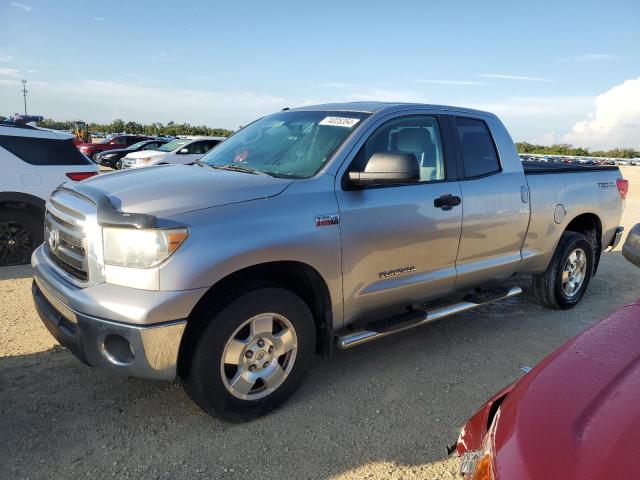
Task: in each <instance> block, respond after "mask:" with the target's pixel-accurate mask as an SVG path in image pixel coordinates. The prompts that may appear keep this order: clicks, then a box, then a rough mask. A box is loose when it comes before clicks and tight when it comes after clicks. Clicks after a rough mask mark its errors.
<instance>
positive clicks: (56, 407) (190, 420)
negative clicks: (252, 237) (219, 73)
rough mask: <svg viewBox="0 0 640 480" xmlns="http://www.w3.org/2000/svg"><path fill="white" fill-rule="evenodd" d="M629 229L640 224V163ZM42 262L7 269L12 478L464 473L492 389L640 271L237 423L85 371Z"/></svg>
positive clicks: (520, 305) (602, 278)
mask: <svg viewBox="0 0 640 480" xmlns="http://www.w3.org/2000/svg"><path fill="white" fill-rule="evenodd" d="M624 174H625V176H626V177H627V178H629V179H630V180H631V192H630V195H629V199H628V201H627V209H626V211H625V214H624V219H623V224H624V225H625V226H626V227H627V228H629V227H630V226H631V225H633V224H634V223H636V222H638V221H640V168H636V169H633V167H631V168H625V169H624ZM30 277H31V271H30V268H29V267H27V266H25V267H15V268H14V267H11V268H3V269H0V305H2V310H1V313H0V445H1V446H2V447H1V448H0V478H12V479H14V478H30V479H39V478H47V479H49V478H188V479H198V478H207V479H212V478H215V479H217V478H220V479H227V478H229V479H233V478H237V479H243V480H246V479H254V478H256V479H257V478H260V479H261V480H264V479H266V478H314V479H315V478H317V479H325V478H331V479H355V478H373V479H412V478H428V479H451V478H458V477H457V476H456V471H457V467H458V462H457V460H456V459H455V458H450V459H447V458H446V454H445V446H446V445H448V444H451V443H452V442H454V441H455V439H456V437H457V434H458V431H459V429H460V427H461V426H462V424H463V423H464V421H465V420H466V419H467V418H468V417H469V416H470V415H471V414H472V413H473V412H474V411H475V409H476V408H477V407H479V406H480V405H481V404H482V403H483V402H484V400H485V399H486V398H487V397H489V396H490V395H491V394H492V393H494V392H495V391H497V390H498V389H500V388H501V387H503V386H505V385H506V384H508V383H509V382H511V381H513V380H515V379H517V378H518V377H520V376H521V375H522V372H521V370H520V367H522V366H531V365H534V364H535V363H536V362H538V361H539V360H540V359H541V358H542V357H544V356H545V355H546V354H548V353H549V352H551V351H552V350H554V349H555V348H556V347H557V346H559V345H560V344H561V343H562V342H564V341H565V340H566V339H568V338H570V337H571V336H573V335H575V334H576V333H578V332H580V331H581V330H583V329H585V328H587V327H588V326H590V325H592V324H593V323H595V322H597V321H598V320H600V319H602V318H603V317H605V316H606V315H607V314H609V313H611V312H613V311H615V310H616V309H617V308H619V307H621V306H622V305H625V304H627V303H629V302H631V301H633V300H635V299H636V298H637V296H638V291H637V286H638V285H640V269H637V268H635V267H633V266H632V265H631V264H629V263H628V262H626V261H625V260H624V258H623V257H622V255H621V254H620V252H619V251H615V252H612V253H608V254H606V255H604V257H603V259H602V262H601V267H600V271H599V272H598V275H597V276H596V277H595V278H594V280H593V281H592V283H591V285H590V287H589V293H588V294H587V296H586V297H585V299H584V300H583V301H582V303H581V304H580V305H579V306H578V307H576V308H574V309H573V310H570V311H550V310H546V309H543V308H542V307H540V306H538V305H537V304H536V303H535V302H534V300H533V297H532V292H531V289H530V288H529V281H528V279H526V278H523V279H518V282H517V283H518V284H520V285H522V286H523V287H526V288H525V293H524V294H523V295H522V296H520V297H516V298H513V299H509V300H507V301H504V302H501V303H497V304H494V305H491V306H489V307H486V308H484V309H481V310H478V311H476V312H470V313H467V314H462V315H458V316H456V317H452V318H450V319H446V320H443V321H440V322H436V323H434V324H431V325H427V326H425V327H422V328H420V329H416V330H413V331H411V332H406V333H402V334H398V335H396V336H393V337H389V338H386V339H383V340H380V341H378V342H374V343H371V344H368V345H365V346H362V347H359V348H356V349H353V350H351V351H347V352H337V353H336V355H335V356H334V357H332V358H331V359H324V358H317V359H316V361H315V364H314V366H313V368H312V369H311V371H310V372H309V375H308V377H307V380H306V382H305V384H304V385H303V387H302V388H301V389H300V391H299V392H298V393H297V394H296V395H295V396H294V397H293V398H292V399H291V401H289V402H288V403H287V404H285V405H284V406H283V407H282V408H280V409H279V410H277V411H276V412H274V413H273V414H271V415H268V416H266V417H264V418H262V419H259V420H256V421H254V422H252V423H249V424H245V425H231V424H225V423H221V422H219V421H217V420H213V419H211V418H209V417H207V416H206V415H204V414H203V413H201V412H200V411H199V410H198V409H197V408H196V407H195V406H194V405H193V404H192V403H191V402H190V401H189V399H188V398H187V396H186V395H185V394H184V393H183V391H182V390H181V388H180V387H179V386H178V385H175V384H170V383H161V382H152V381H145V380H140V379H134V378H126V377H120V376H115V375H113V374H110V373H107V372H103V371H99V370H93V369H91V368H89V367H86V366H84V365H82V364H80V363H79V362H78V361H77V360H76V359H75V358H74V357H73V356H72V355H71V354H70V353H69V352H68V351H67V350H66V349H64V348H61V347H59V346H56V343H55V342H54V340H53V338H52V337H51V336H50V335H49V334H48V332H47V331H46V330H45V328H44V327H43V326H42V325H41V323H40V320H39V319H38V318H37V315H36V313H35V310H34V308H33V305H32V301H31V296H30V290H29V288H30V283H31V278H30Z"/></svg>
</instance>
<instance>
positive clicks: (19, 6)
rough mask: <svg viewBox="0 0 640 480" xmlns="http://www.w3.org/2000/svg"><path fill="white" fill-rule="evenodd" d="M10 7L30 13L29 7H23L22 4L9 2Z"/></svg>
mask: <svg viewBox="0 0 640 480" xmlns="http://www.w3.org/2000/svg"><path fill="white" fill-rule="evenodd" d="M11 6H12V7H16V8H21V9H22V10H24V11H25V12H30V11H31V6H29V5H25V4H24V3H18V2H11Z"/></svg>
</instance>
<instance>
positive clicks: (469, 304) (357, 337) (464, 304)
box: [337, 287, 522, 350]
mask: <svg viewBox="0 0 640 480" xmlns="http://www.w3.org/2000/svg"><path fill="white" fill-rule="evenodd" d="M521 293H522V289H521V288H520V287H509V288H508V289H504V290H503V291H502V292H500V294H493V295H488V296H482V295H480V296H477V297H476V296H470V297H466V298H465V300H463V301H461V302H458V303H454V304H452V305H446V306H443V307H437V308H434V309H433V310H429V311H427V312H424V313H425V314H424V315H422V314H421V315H420V316H418V317H417V318H415V317H414V318H411V319H409V320H404V321H400V322H398V323H397V324H395V325H388V326H386V327H384V328H382V329H377V330H376V329H371V330H367V329H365V330H358V331H355V332H350V333H347V334H345V335H341V336H339V337H337V343H338V348H340V349H341V350H346V349H348V348H351V347H355V346H357V345H362V344H363V343H367V342H370V341H372V340H377V339H378V338H382V337H387V336H389V335H392V334H394V333H397V332H403V331H405V330H409V329H411V328H415V327H419V326H420V325H425V324H427V323H431V322H434V321H436V320H440V319H441V318H446V317H450V316H452V315H456V314H458V313H462V312H468V311H469V310H474V309H476V308H478V307H482V306H483V305H489V304H490V303H493V302H496V301H498V300H504V299H505V298H510V297H514V296H516V295H520V294H521Z"/></svg>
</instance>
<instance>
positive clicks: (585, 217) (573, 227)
mask: <svg viewBox="0 0 640 480" xmlns="http://www.w3.org/2000/svg"><path fill="white" fill-rule="evenodd" d="M565 231H570V232H577V233H582V234H583V235H584V236H585V237H587V240H588V241H589V243H590V244H591V246H592V247H593V251H594V253H595V256H596V258H595V264H594V268H593V273H594V274H595V273H596V271H597V270H598V264H599V263H600V254H601V253H602V223H601V222H600V219H599V218H598V216H597V215H595V214H593V213H583V214H582V215H578V216H577V217H576V218H574V219H573V220H571V222H569V225H567V228H566V229H565Z"/></svg>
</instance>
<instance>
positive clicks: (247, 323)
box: [182, 287, 316, 422]
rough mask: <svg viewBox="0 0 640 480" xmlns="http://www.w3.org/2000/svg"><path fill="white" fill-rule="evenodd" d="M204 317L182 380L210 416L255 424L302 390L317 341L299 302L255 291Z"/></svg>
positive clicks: (276, 292)
mask: <svg viewBox="0 0 640 480" xmlns="http://www.w3.org/2000/svg"><path fill="white" fill-rule="evenodd" d="M206 316H207V318H206V319H205V320H206V322H207V325H206V327H205V328H204V329H203V330H202V332H201V333H200V336H199V338H198V339H197V341H196V343H195V347H194V348H193V350H192V357H191V366H190V369H189V372H188V373H187V378H183V379H182V381H183V385H184V387H185V390H186V391H187V393H188V394H189V396H190V397H191V399H192V400H193V401H194V402H195V403H196V404H197V405H198V406H199V407H200V408H201V409H202V410H204V411H205V412H206V413H208V414H209V415H211V416H214V417H217V418H220V419H222V420H227V421H233V422H242V421H248V420H252V419H255V418H257V417H259V416H261V415H264V414H266V413H268V412H270V411H271V410H273V409H275V408H276V407H277V406H278V405H280V404H281V403H282V402H284V401H285V400H286V399H287V398H288V397H289V396H290V395H291V394H292V393H293V392H294V391H295V390H296V389H297V388H298V387H299V386H300V384H301V383H302V381H303V379H304V376H305V374H306V371H307V369H308V368H309V365H310V364H311V361H312V359H313V356H314V352H315V343H316V340H315V324H314V321H313V317H312V315H311V312H310V310H309V307H308V306H307V304H306V303H305V302H304V301H303V300H302V299H301V298H300V297H299V296H297V295H296V294H294V293H292V292H290V291H289V290H285V289H282V288H278V287H265V288H257V289H255V290H252V291H249V292H248V293H245V294H243V295H241V296H239V297H238V298H236V299H234V300H232V301H231V302H229V303H227V304H226V305H225V306H224V307H222V308H221V309H219V310H215V309H214V310H213V311H211V312H210V313H209V314H206ZM269 319H271V330H270V331H269ZM291 329H292V330H293V331H291ZM260 330H262V334H257V333H256V334H255V335H253V334H254V332H256V331H260ZM261 342H262V343H261ZM292 345H294V346H293V347H292ZM249 351H250V352H251V353H248V352H249ZM280 352H283V353H280ZM279 353H280V354H279ZM223 358H225V359H227V360H229V362H226V361H225V362H223ZM236 362H237V365H236ZM252 368H253V369H252ZM254 379H257V380H254ZM263 379H264V380H263ZM254 381H255V383H253V382H254Z"/></svg>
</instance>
